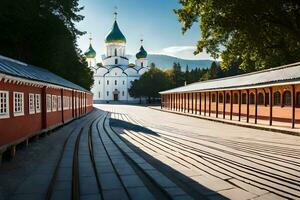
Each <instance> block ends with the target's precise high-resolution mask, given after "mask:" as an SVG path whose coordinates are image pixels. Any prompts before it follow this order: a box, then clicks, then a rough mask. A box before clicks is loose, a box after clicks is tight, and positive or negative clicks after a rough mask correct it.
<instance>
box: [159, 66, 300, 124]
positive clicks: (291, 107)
mask: <svg viewBox="0 0 300 200" xmlns="http://www.w3.org/2000/svg"><path fill="white" fill-rule="evenodd" d="M160 94H161V97H162V108H164V109H170V110H175V111H179V112H187V113H193V114H197V115H204V116H210V117H216V118H224V119H228V120H237V121H244V122H247V123H254V124H257V123H259V124H263V125H266V124H268V125H275V124H276V125H278V126H289V127H292V128H295V126H297V125H298V124H299V123H300V63H294V64H290V65H285V66H280V67H277V68H272V69H267V70H263V71H259V72H253V73H248V74H243V75H238V76H232V77H227V78H221V79H215V80H209V81H202V82H197V83H193V84H190V85H186V86H183V87H179V88H175V89H171V90H167V91H163V92H160Z"/></svg>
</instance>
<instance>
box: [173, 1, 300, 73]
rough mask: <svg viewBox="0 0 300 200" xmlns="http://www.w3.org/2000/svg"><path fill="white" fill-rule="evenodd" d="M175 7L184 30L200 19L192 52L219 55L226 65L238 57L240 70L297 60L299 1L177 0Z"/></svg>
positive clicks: (222, 65) (225, 66)
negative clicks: (198, 30)
mask: <svg viewBox="0 0 300 200" xmlns="http://www.w3.org/2000/svg"><path fill="white" fill-rule="evenodd" d="M180 3H181V4H182V6H183V7H182V8H180V9H177V10H175V13H176V14H177V15H178V19H179V21H180V22H182V23H183V27H182V31H183V33H185V32H186V31H187V30H188V29H189V28H191V26H192V25H193V23H195V22H198V21H199V20H200V29H201V38H200V40H199V41H198V43H197V49H196V51H195V54H197V53H199V52H202V51H204V50H206V51H207V52H208V53H210V54H211V55H212V56H213V57H214V58H217V57H219V56H221V57H222V64H221V67H222V68H225V69H228V68H230V66H231V65H232V64H233V63H235V62H236V60H240V61H241V62H240V66H239V67H240V68H241V69H243V71H253V70H259V69H263V68H269V67H273V66H278V65H282V64H287V63H292V62H297V61H299V60H300V2H299V1H295V0H284V1H283V0H265V1H261V0H251V1H235V0H180Z"/></svg>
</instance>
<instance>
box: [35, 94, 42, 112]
mask: <svg viewBox="0 0 300 200" xmlns="http://www.w3.org/2000/svg"><path fill="white" fill-rule="evenodd" d="M40 112H41V95H40V94H35V113H40Z"/></svg>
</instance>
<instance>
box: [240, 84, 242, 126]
mask: <svg viewBox="0 0 300 200" xmlns="http://www.w3.org/2000/svg"><path fill="white" fill-rule="evenodd" d="M241 111H242V91H241V90H239V121H241Z"/></svg>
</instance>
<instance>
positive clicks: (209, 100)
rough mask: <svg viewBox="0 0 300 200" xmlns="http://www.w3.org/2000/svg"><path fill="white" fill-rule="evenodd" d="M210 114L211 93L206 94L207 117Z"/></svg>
mask: <svg viewBox="0 0 300 200" xmlns="http://www.w3.org/2000/svg"><path fill="white" fill-rule="evenodd" d="M210 113H211V92H209V93H208V116H209V117H210Z"/></svg>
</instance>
